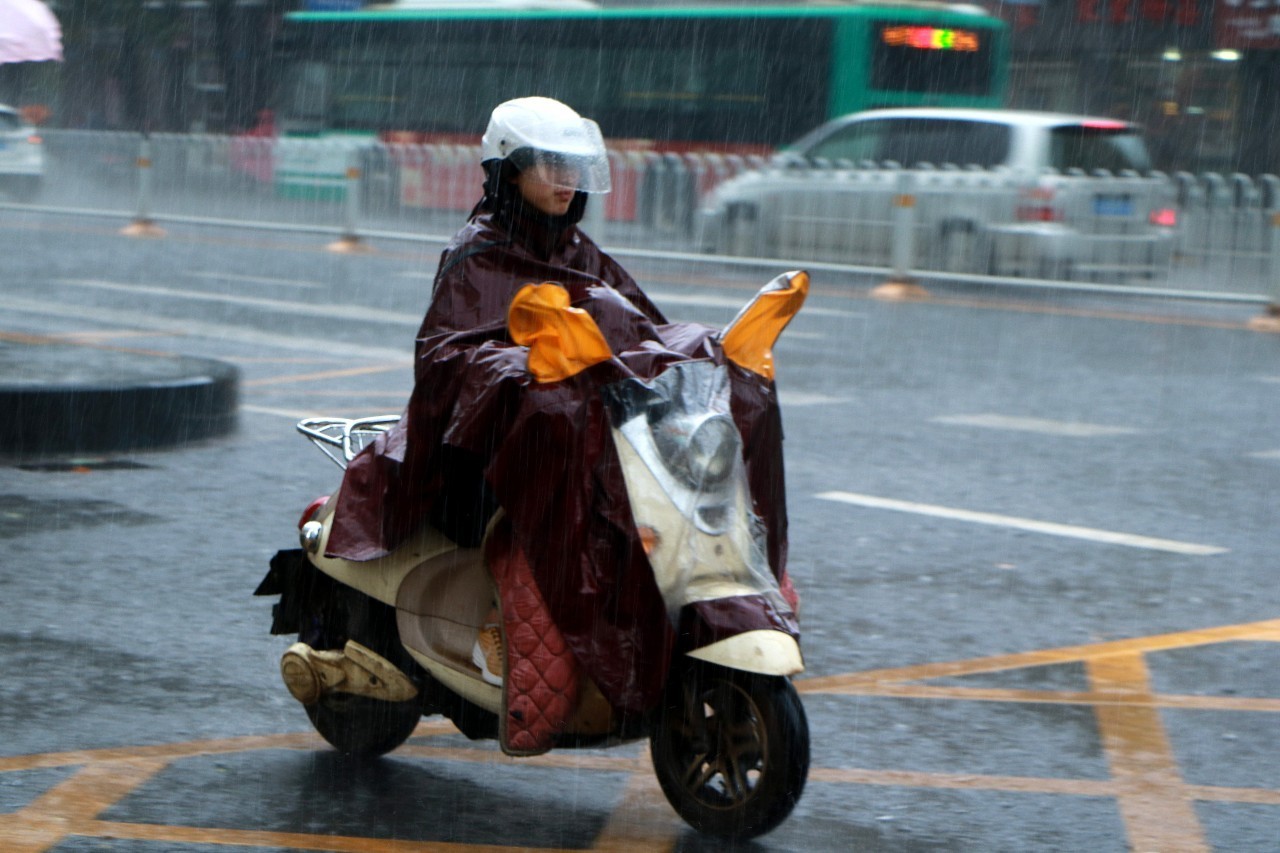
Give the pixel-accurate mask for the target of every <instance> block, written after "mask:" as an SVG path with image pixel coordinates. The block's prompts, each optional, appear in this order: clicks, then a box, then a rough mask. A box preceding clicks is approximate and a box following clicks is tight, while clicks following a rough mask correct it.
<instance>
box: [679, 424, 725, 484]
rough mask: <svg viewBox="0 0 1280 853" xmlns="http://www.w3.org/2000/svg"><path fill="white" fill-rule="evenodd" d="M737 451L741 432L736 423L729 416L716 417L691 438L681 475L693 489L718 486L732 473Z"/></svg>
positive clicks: (695, 430)
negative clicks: (682, 474) (739, 432)
mask: <svg viewBox="0 0 1280 853" xmlns="http://www.w3.org/2000/svg"><path fill="white" fill-rule="evenodd" d="M738 448H739V439H738V428H737V427H735V426H734V424H733V420H732V419H730V418H729V417H728V416H727V415H713V416H712V417H709V418H707V419H706V420H704V421H703V422H702V423H700V424H698V426H697V428H695V429H694V431H693V433H692V434H691V435H690V436H689V444H688V448H687V451H686V453H685V455H684V460H683V461H684V466H683V467H684V469H685V470H684V471H683V472H682V473H684V475H685V478H686V479H687V480H688V481H689V484H690V485H691V486H693V487H694V488H697V489H701V490H706V489H709V488H713V487H715V486H718V485H719V484H720V483H722V482H724V480H725V478H727V477H728V476H729V474H730V473H731V472H732V471H733V465H734V462H735V461H736V460H737V458H738Z"/></svg>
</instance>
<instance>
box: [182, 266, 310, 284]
mask: <svg viewBox="0 0 1280 853" xmlns="http://www.w3.org/2000/svg"><path fill="white" fill-rule="evenodd" d="M187 275H189V276H191V277H192V278H203V279H208V280H211V281H235V282H241V283H244V284H269V285H279V286H282V287H319V286H320V285H318V284H317V283H316V282H314V281H302V280H300V279H296V278H270V277H268V276H262V275H237V274H235V273H229V272H218V271H217V270H199V271H194V272H188V273H187Z"/></svg>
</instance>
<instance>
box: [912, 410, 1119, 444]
mask: <svg viewBox="0 0 1280 853" xmlns="http://www.w3.org/2000/svg"><path fill="white" fill-rule="evenodd" d="M933 422H934V423H939V424H953V425H955V426H975V427H984V428H986V429H1006V430H1016V431H1019V432H1038V433H1041V434H1043V435H1063V436H1070V437H1071V438H1097V437H1099V436H1106V435H1133V434H1134V433H1138V432H1141V430H1137V429H1131V428H1129V427H1115V426H1104V425H1102V424H1088V423H1081V422H1079V421H1052V420H1046V419H1044V418H1022V417H1015V416H1013V415H997V414H982V415H942V416H941V417H936V418H934V419H933Z"/></svg>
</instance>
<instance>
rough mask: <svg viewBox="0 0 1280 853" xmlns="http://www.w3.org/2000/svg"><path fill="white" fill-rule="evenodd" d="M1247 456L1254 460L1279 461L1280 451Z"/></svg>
mask: <svg viewBox="0 0 1280 853" xmlns="http://www.w3.org/2000/svg"><path fill="white" fill-rule="evenodd" d="M1249 455H1250V456H1252V457H1253V458H1254V459H1280V450H1261V451H1259V452H1257V453H1250V454H1249Z"/></svg>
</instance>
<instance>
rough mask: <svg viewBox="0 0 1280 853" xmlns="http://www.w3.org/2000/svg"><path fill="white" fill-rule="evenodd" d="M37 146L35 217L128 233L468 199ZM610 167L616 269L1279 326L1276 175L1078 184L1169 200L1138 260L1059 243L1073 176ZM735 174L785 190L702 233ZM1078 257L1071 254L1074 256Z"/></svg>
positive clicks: (203, 160) (319, 150)
mask: <svg viewBox="0 0 1280 853" xmlns="http://www.w3.org/2000/svg"><path fill="white" fill-rule="evenodd" d="M42 136H43V138H44V140H45V143H44V144H45V152H46V168H45V172H46V174H45V181H44V187H43V189H42V191H41V193H40V195H39V196H38V197H37V199H35V200H34V201H33V202H32V204H31V206H34V207H43V208H49V209H60V210H64V211H73V212H81V213H86V214H101V215H119V216H126V217H132V218H133V219H134V220H135V222H145V223H151V222H153V221H155V222H163V221H165V220H170V221H194V222H199V221H207V222H234V223H254V224H269V225H270V226H271V227H277V228H286V229H294V230H307V231H314V232H317V233H329V234H336V235H338V236H339V237H341V238H342V240H345V241H347V243H348V244H349V245H350V244H354V243H357V242H358V241H360V240H361V238H362V237H367V236H370V235H374V234H380V235H388V234H392V235H396V236H400V237H409V238H412V237H414V236H416V237H418V238H423V239H425V238H427V237H430V238H433V239H434V238H439V237H441V236H447V235H449V234H451V233H452V232H453V231H455V230H456V229H457V227H458V225H459V224H460V222H461V219H462V217H463V216H464V215H465V214H466V213H467V212H468V211H469V210H470V209H471V208H472V207H473V205H474V204H475V203H476V201H478V200H479V193H480V182H481V173H480V169H479V166H478V163H479V151H478V148H477V147H476V146H468V145H396V144H383V143H380V142H377V141H375V140H373V139H372V138H370V137H367V136H350V137H326V138H324V139H302V138H284V139H276V138H264V137H250V136H236V137H228V136H211V135H186V134H153V135H151V136H150V137H146V138H144V137H143V136H142V135H140V134H133V133H116V132H97V131H72V130H47V131H45V132H43V133H42ZM610 159H611V164H612V173H613V174H612V179H613V191H612V192H611V193H610V194H609V195H607V196H604V197H603V203H602V204H595V205H590V206H589V208H588V210H589V214H588V219H587V222H586V223H585V227H586V228H587V230H588V231H589V233H591V234H592V235H593V236H594V237H595V238H596V239H597V241H599V242H601V243H603V244H605V245H607V246H609V247H610V248H613V249H615V250H624V249H631V250H651V251H652V250H657V251H667V252H679V253H692V252H704V253H705V252H710V253H714V254H715V255H721V256H735V257H738V258H755V259H774V260H778V261H788V262H790V261H794V262H798V263H804V262H808V263H819V264H836V265H842V266H848V267H852V268H866V269H867V271H869V272H877V271H878V272H881V273H886V274H887V275H888V276H889V277H890V278H891V279H895V280H902V281H906V280H911V279H914V278H916V277H927V278H939V277H951V278H958V279H969V278H973V279H975V280H979V281H983V280H991V281H995V280H997V279H999V280H1002V281H1007V280H1011V279H1012V280H1019V279H1020V280H1025V281H1026V282H1028V283H1030V282H1036V283H1039V284H1041V285H1045V284H1047V283H1050V282H1058V283H1065V282H1073V283H1078V284H1082V285H1085V284H1087V285H1092V286H1105V287H1107V288H1111V289H1115V288H1119V289H1133V290H1135V291H1139V290H1141V291H1145V292H1151V291H1161V292H1168V293H1169V294H1170V295H1175V296H1177V295H1183V296H1194V297H1202V298H1221V299H1224V300H1233V299H1234V300H1241V299H1243V300H1247V301H1252V302H1260V303H1263V304H1269V305H1270V306H1272V307H1273V310H1280V309H1275V306H1280V177H1277V176H1275V175H1262V176H1254V177H1251V176H1247V175H1242V174H1234V175H1219V174H1201V175H1193V174H1190V173H1187V172H1177V173H1175V174H1172V175H1161V174H1156V175H1154V176H1139V175H1137V174H1135V173H1125V174H1116V175H1110V174H1107V173H1094V174H1092V175H1090V176H1089V177H1092V178H1096V179H1099V180H1101V181H1103V182H1104V183H1103V184H1102V185H1101V186H1102V187H1103V191H1102V192H1100V193H1098V194H1096V195H1095V196H1092V197H1091V198H1092V200H1091V201H1089V202H1088V203H1089V204H1093V205H1094V206H1095V208H1097V207H1098V206H1099V205H1103V204H1108V205H1112V206H1115V207H1117V210H1119V211H1120V212H1123V205H1125V204H1126V203H1130V204H1132V202H1126V200H1127V199H1139V200H1145V199H1148V198H1149V197H1151V193H1155V194H1156V195H1157V196H1159V197H1160V198H1162V199H1164V201H1163V202H1161V204H1160V205H1157V206H1158V207H1159V210H1160V212H1159V216H1160V217H1161V218H1160V219H1159V220H1158V221H1155V222H1154V226H1155V228H1154V230H1155V231H1157V232H1159V234H1160V235H1161V239H1159V240H1156V241H1151V240H1150V239H1148V238H1149V235H1150V233H1151V231H1152V230H1153V228H1152V225H1153V223H1148V222H1135V221H1132V218H1130V220H1128V221H1126V220H1125V219H1124V218H1123V217H1120V216H1116V217H1113V218H1112V219H1111V220H1110V221H1107V222H1104V225H1103V226H1102V227H1099V226H1098V225H1097V224H1096V222H1095V223H1094V224H1093V225H1090V226H1088V228H1086V229H1085V231H1086V232H1087V233H1085V234H1083V236H1082V235H1081V234H1076V235H1074V236H1072V235H1071V234H1070V233H1069V232H1070V229H1069V228H1065V227H1064V221H1063V220H1065V222H1066V223H1068V224H1069V223H1070V222H1071V217H1070V216H1069V215H1066V214H1063V213H1062V212H1061V211H1059V213H1058V214H1054V213H1053V212H1052V209H1051V204H1053V203H1058V202H1062V201H1063V199H1065V198H1066V197H1067V196H1069V192H1067V191H1066V190H1064V187H1067V186H1068V184H1067V183H1066V182H1065V181H1064V180H1063V179H1069V178H1072V177H1077V176H1079V175H1081V174H1083V173H1079V172H1076V173H1074V174H1073V173H1067V174H1066V175H1056V174H1055V173H1046V174H1045V175H1041V176H1036V180H1035V181H1033V182H1031V183H1028V181H1027V179H1026V176H1022V175H1015V174H1013V173H1010V172H1001V171H984V170H981V169H977V168H961V167H956V166H950V165H944V166H939V167H937V168H922V169H912V170H904V169H901V168H900V167H898V166H897V165H896V164H892V163H890V164H872V163H861V164H849V163H834V164H833V163H817V164H806V165H805V166H804V167H803V168H801V167H799V166H797V165H796V164H792V163H786V162H785V161H770V160H766V159H765V158H761V157H741V156H731V155H721V154H709V153H701V154H700V153H683V154H674V153H657V152H654V151H633V150H620V151H612V152H610ZM748 174H751V175H753V176H754V178H752V180H756V181H761V182H764V183H767V184H768V185H769V187H770V188H774V187H777V186H785V187H788V188H789V191H787V192H784V193H772V194H763V195H762V194H760V193H757V194H756V195H754V196H752V195H751V194H750V193H747V194H745V195H744V194H742V193H739V194H737V195H735V197H734V198H735V199H739V198H740V197H741V198H747V199H760V200H759V201H748V202H743V201H741V200H730V202H729V203H727V204H725V205H722V206H720V207H719V208H718V209H717V211H716V214H715V215H708V214H707V211H708V210H710V209H711V205H710V202H709V201H708V194H709V193H711V191H712V190H713V189H715V188H716V187H718V186H719V185H721V184H724V183H725V182H726V181H729V180H730V179H733V178H738V177H740V176H745V175H748ZM744 180H745V179H744ZM770 192H772V189H771V190H770ZM1055 193H1057V194H1058V195H1057V200H1056V201H1054V194H1055ZM1071 203H1073V204H1077V205H1078V204H1080V203H1081V202H1079V201H1078V200H1077V201H1075V202H1071ZM1099 209H1100V208H1099ZM1099 209H1095V210H1094V212H1095V213H1097V212H1099ZM1112 212H1116V211H1112ZM1042 213H1043V215H1041V214H1042ZM1069 213H1071V210H1070V209H1069V208H1068V210H1067V214H1069ZM1086 218H1087V217H1086ZM1152 218H1153V219H1155V214H1153V217H1152ZM1072 240H1076V241H1081V240H1083V242H1079V244H1078V245H1074V247H1073V246H1072V244H1071V243H1070V241H1072ZM1064 241H1067V242H1066V243H1064ZM1064 245H1065V246H1066V247H1067V248H1064Z"/></svg>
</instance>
